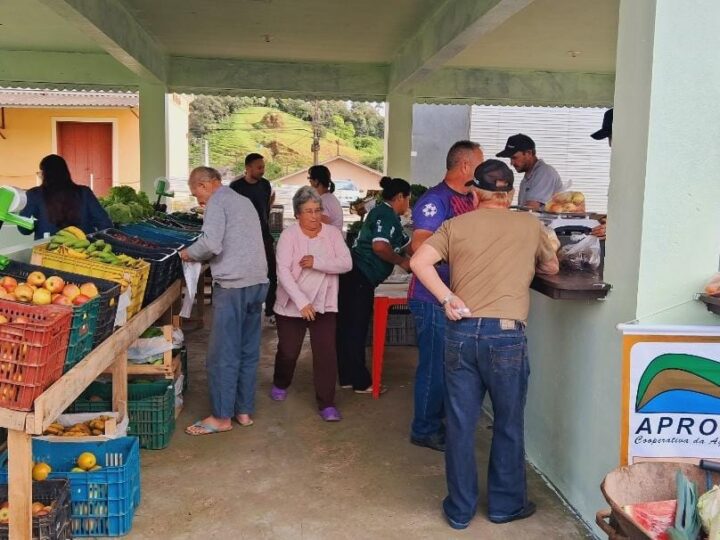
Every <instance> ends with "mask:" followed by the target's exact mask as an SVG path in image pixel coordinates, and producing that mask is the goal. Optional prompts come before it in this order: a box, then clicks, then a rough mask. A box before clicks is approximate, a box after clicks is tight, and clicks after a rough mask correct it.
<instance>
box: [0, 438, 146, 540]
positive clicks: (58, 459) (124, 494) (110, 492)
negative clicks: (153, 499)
mask: <svg viewBox="0 0 720 540" xmlns="http://www.w3.org/2000/svg"><path fill="white" fill-rule="evenodd" d="M85 452H89V453H91V454H93V456H95V458H96V460H97V463H98V465H100V467H101V468H100V469H99V470H96V471H88V472H85V471H83V472H72V469H73V468H76V465H77V463H76V462H77V459H78V456H80V454H82V453H85ZM32 453H33V460H34V461H35V462H44V463H47V464H48V465H50V467H51V469H52V471H51V472H50V475H49V478H50V479H67V480H69V482H70V502H71V524H72V535H73V537H80V536H121V535H124V534H127V533H128V532H129V531H130V529H131V528H132V520H133V516H134V514H135V509H136V508H137V506H138V505H139V504H140V448H139V446H138V440H137V437H122V438H119V439H112V440H109V441H99V442H84V443H80V442H48V441H42V440H37V439H33V442H32ZM7 458H8V454H7V451H5V452H3V454H2V455H0V467H1V469H2V470H1V471H0V481H2V482H7Z"/></svg>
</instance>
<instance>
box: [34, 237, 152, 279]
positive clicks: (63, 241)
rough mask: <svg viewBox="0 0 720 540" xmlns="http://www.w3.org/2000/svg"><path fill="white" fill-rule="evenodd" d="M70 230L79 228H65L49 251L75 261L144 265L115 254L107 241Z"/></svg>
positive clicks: (131, 266)
mask: <svg viewBox="0 0 720 540" xmlns="http://www.w3.org/2000/svg"><path fill="white" fill-rule="evenodd" d="M69 229H77V227H68V228H65V229H63V230H61V231H60V232H58V233H57V234H56V235H55V236H53V237H52V238H51V239H50V244H48V250H49V251H56V252H58V253H60V254H61V255H66V256H68V257H72V258H74V259H88V260H94V261H97V262H101V263H105V264H112V265H114V266H125V267H129V268H138V267H139V266H141V265H142V260H141V259H136V258H134V257H130V256H128V255H125V254H124V253H114V252H113V247H112V246H111V245H110V244H108V243H106V242H105V240H95V241H94V242H91V241H90V240H88V239H87V236H85V233H83V232H82V231H80V234H77V233H75V232H70V231H69ZM78 230H79V229H78ZM28 279H29V278H28Z"/></svg>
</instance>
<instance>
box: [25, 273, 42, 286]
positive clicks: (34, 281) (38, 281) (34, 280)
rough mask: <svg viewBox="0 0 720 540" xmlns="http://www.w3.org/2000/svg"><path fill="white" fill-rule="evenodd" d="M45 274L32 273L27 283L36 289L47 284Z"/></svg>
mask: <svg viewBox="0 0 720 540" xmlns="http://www.w3.org/2000/svg"><path fill="white" fill-rule="evenodd" d="M45 279H46V278H45V274H43V273H42V272H32V273H31V274H30V275H29V276H28V277H27V282H28V284H30V285H35V286H36V287H40V286H41V285H42V284H43V283H45Z"/></svg>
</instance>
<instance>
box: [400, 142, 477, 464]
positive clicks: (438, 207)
mask: <svg viewBox="0 0 720 540" xmlns="http://www.w3.org/2000/svg"><path fill="white" fill-rule="evenodd" d="M482 161H483V152H482V149H481V148H480V145H479V144H477V143H475V142H472V141H458V142H456V143H455V144H453V145H452V146H451V147H450V150H449V151H448V153H447V157H446V159H445V162H446V163H445V165H446V169H447V170H446V173H445V178H444V179H443V181H442V182H440V183H439V184H438V185H436V186H434V187H431V188H430V189H429V190H427V191H426V192H425V193H424V194H423V195H422V196H421V197H420V198H419V199H418V201H417V203H415V206H414V207H413V214H412V215H413V225H414V230H413V235H412V243H411V245H412V248H413V251H417V250H418V248H419V247H420V246H421V245H422V243H423V242H424V241H425V240H427V239H428V238H430V236H432V234H433V233H434V232H435V231H436V230H437V229H438V228H439V227H440V225H442V224H443V223H444V222H445V221H447V220H448V219H452V218H454V217H455V216H459V215H461V214H464V213H466V212H470V211H471V210H474V209H475V201H474V197H473V194H472V193H471V192H470V185H471V184H472V181H470V182H468V180H469V179H470V180H472V177H473V174H474V173H475V169H476V168H477V166H478V165H480V163H482ZM438 273H439V274H440V276H441V277H442V278H443V281H445V283H449V276H450V271H449V269H448V267H447V265H446V264H443V265H440V266H438ZM408 306H409V307H410V311H411V312H412V314H413V318H414V319H415V331H416V334H417V335H416V339H417V347H418V363H417V369H416V371H415V385H414V397H415V399H414V405H415V406H414V415H413V420H412V424H411V426H410V442H411V443H412V444H414V445H416V446H424V447H427V448H431V449H433V450H438V451H440V452H442V451H443V450H444V449H445V425H444V424H443V420H444V418H445V409H444V406H443V393H444V391H445V390H444V387H445V385H444V383H443V369H444V367H443V354H442V351H443V349H444V346H445V313H444V311H443V308H442V307H441V306H440V304H439V303H438V302H437V301H436V300H435V297H434V296H433V295H432V294H431V293H430V292H429V291H428V290H427V289H426V288H425V287H424V286H423V284H422V283H420V282H419V281H418V280H417V277H416V276H413V278H412V281H411V282H410V288H409V290H408Z"/></svg>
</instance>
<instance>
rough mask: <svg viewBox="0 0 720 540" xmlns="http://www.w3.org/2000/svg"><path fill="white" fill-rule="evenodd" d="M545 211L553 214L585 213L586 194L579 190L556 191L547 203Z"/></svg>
mask: <svg viewBox="0 0 720 540" xmlns="http://www.w3.org/2000/svg"><path fill="white" fill-rule="evenodd" d="M545 211H546V212H550V213H551V214H576V213H585V195H583V194H582V193H580V192H579V191H563V192H562V193H556V194H555V195H553V197H552V199H551V200H550V202H549V203H547V204H546V205H545Z"/></svg>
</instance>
